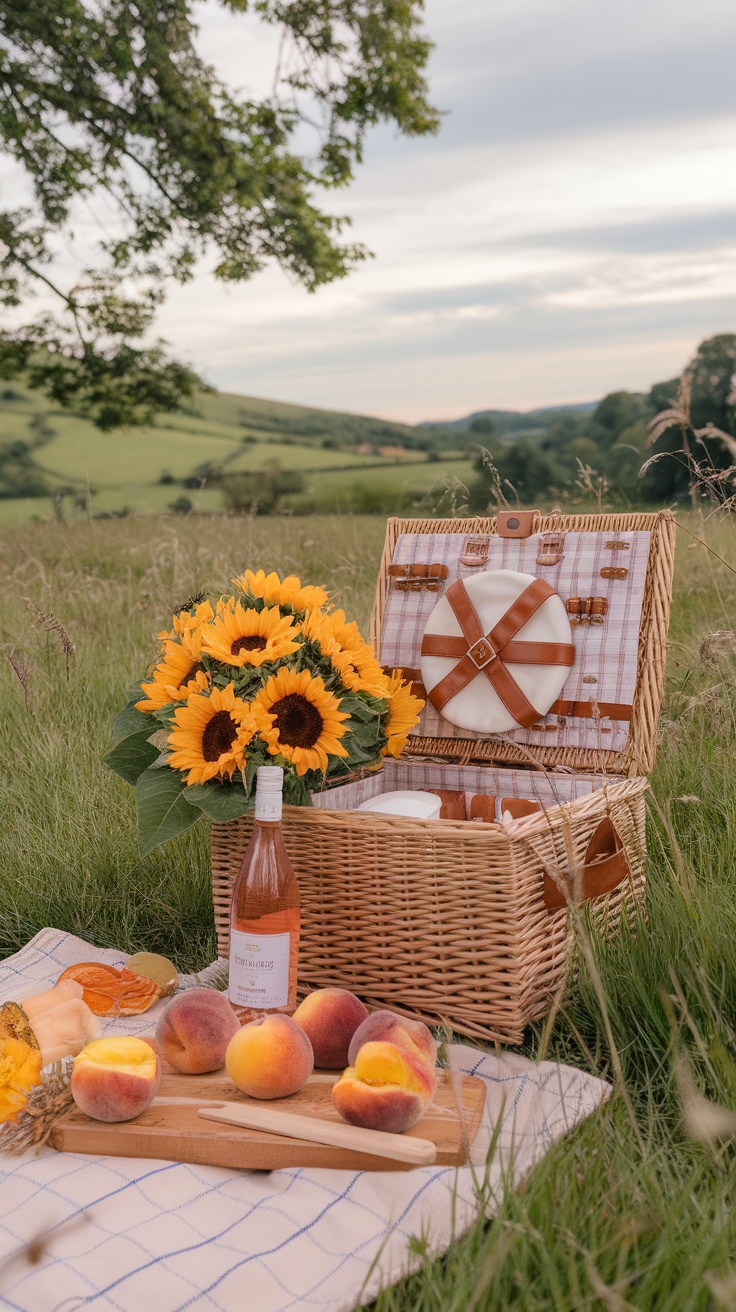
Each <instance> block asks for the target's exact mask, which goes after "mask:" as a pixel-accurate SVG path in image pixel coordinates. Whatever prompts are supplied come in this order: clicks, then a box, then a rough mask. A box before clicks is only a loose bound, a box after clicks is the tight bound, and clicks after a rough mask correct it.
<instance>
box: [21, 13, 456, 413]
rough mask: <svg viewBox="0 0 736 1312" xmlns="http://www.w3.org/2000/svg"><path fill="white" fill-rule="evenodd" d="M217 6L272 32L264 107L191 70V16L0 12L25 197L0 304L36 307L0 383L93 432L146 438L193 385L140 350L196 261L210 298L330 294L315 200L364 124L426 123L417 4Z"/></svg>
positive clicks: (431, 119)
mask: <svg viewBox="0 0 736 1312" xmlns="http://www.w3.org/2000/svg"><path fill="white" fill-rule="evenodd" d="M222 2H223V7H224V8H226V9H228V10H231V11H234V12H236V13H241V14H246V13H248V12H250V13H251V14H252V15H254V16H257V17H258V19H260V21H261V22H263V23H264V24H267V25H271V26H275V27H276V28H278V29H280V44H279V58H278V64H277V67H276V69H275V76H274V88H273V93H272V94H271V95H270V96H268V97H267V98H265V99H261V100H256V99H252V98H249V97H248V95H247V94H245V93H241V92H236V91H234V90H232V89H231V88H229V87H227V86H226V85H225V84H224V83H223V82H222V81H221V80H220V79H219V78H218V77H217V75H216V73H215V71H214V70H213V69H212V68H211V67H210V66H209V65H208V64H207V63H206V62H205V61H204V60H203V59H202V58H201V56H200V55H199V53H198V51H197V28H196V26H195V24H194V21H193V18H192V9H193V5H192V3H191V0H136V3H135V4H131V3H126V2H125V0H98V2H97V3H90V2H88V3H84V0H57V2H56V3H55V4H54V5H53V6H46V5H43V4H41V3H39V0H28V2H27V3H7V2H6V0H0V92H1V94H0V145H1V148H2V149H3V150H4V152H5V154H6V156H10V157H12V158H13V159H14V161H15V162H16V164H17V165H18V166H19V168H20V170H21V171H22V174H23V177H24V181H25V183H26V185H27V189H28V191H29V193H30V200H29V202H28V203H27V204H26V205H25V206H21V207H15V208H6V209H3V210H0V302H1V303H2V304H4V305H5V306H6V307H8V308H9V309H17V308H19V307H21V306H25V305H26V302H27V301H28V299H29V298H30V296H31V295H32V293H33V291H34V290H36V289H38V290H43V293H44V299H45V301H47V302H48V301H52V302H53V303H54V304H55V306H56V308H55V309H51V310H50V309H47V308H45V309H44V312H43V313H41V314H39V315H37V316H36V317H35V318H29V319H28V320H27V321H26V322H23V323H20V324H18V325H17V326H14V327H10V326H8V325H7V324H6V326H4V327H3V329H2V330H1V331H0V375H1V376H3V377H6V378H8V377H15V376H18V375H23V376H25V377H26V379H27V381H28V382H29V383H30V385H31V386H32V387H36V388H40V389H42V390H43V391H45V392H46V393H47V394H48V395H49V396H50V397H51V398H52V399H53V400H54V401H56V402H57V403H58V404H60V405H63V406H70V407H74V408H75V409H76V410H77V411H79V412H81V413H84V414H86V415H88V416H90V417H91V418H93V419H94V420H95V422H96V423H97V424H98V425H99V426H100V427H101V428H105V429H109V428H112V427H115V426H116V425H119V424H136V423H144V422H147V421H148V420H150V419H151V417H152V416H153V415H154V414H155V413H156V412H157V411H162V410H171V409H175V408H177V407H178V406H179V405H181V404H182V403H183V402H184V401H186V399H187V398H188V397H190V396H192V394H193V393H194V391H195V390H196V389H197V388H198V387H199V386H201V382H200V380H199V378H198V377H197V376H196V374H195V373H194V372H193V371H192V370H191V369H189V368H188V367H187V366H185V365H183V364H181V363H178V362H177V361H175V360H173V359H171V358H170V357H169V356H168V355H167V353H166V351H165V349H164V345H163V343H161V342H156V343H154V344H153V345H151V344H150V341H149V335H150V332H151V329H152V327H153V323H154V318H155V314H156V311H157V309H158V307H159V306H160V304H161V302H162V300H163V298H164V296H165V293H166V289H167V286H168V285H169V284H170V283H171V282H172V281H173V282H178V283H185V282H187V281H188V280H189V279H191V278H192V277H193V275H194V271H195V268H196V265H197V262H198V261H199V260H201V259H202V258H203V257H204V256H206V255H209V256H211V255H213V254H214V273H215V276H216V277H217V278H218V279H220V280H221V281H223V282H230V283H237V282H243V281H245V280H247V279H248V278H250V277H252V276H253V275H254V274H255V273H256V272H258V271H259V270H260V269H262V268H263V267H264V266H265V265H266V264H267V263H269V262H276V263H277V264H278V265H279V266H280V267H281V268H282V269H283V270H284V271H285V272H286V273H287V275H289V276H290V277H291V278H293V279H294V280H295V281H296V282H298V283H300V284H302V285H303V286H304V287H305V288H306V289H307V290H308V291H314V290H315V289H316V288H318V287H320V286H321V285H323V284H325V283H329V282H331V281H333V280H334V279H336V278H342V277H345V276H346V275H347V274H348V273H349V272H350V270H351V269H353V268H354V267H355V266H356V264H358V263H359V262H360V261H361V260H362V259H364V258H365V256H366V253H367V252H366V251H365V249H364V248H363V247H362V246H361V245H360V244H358V243H354V242H349V241H346V240H345V239H344V235H343V234H344V229H345V226H346V224H347V223H348V220H347V219H346V218H339V217H336V216H334V215H333V214H331V213H329V212H327V211H326V210H325V209H324V208H322V207H321V205H320V203H319V198H320V193H321V192H324V191H325V189H334V188H336V187H341V186H345V185H346V184H347V183H349V182H350V181H351V179H352V178H353V176H354V173H355V169H356V166H357V165H359V164H360V162H361V161H362V158H363V149H364V143H365V138H366V134H367V132H368V131H369V129H370V128H371V127H373V126H374V125H376V124H378V123H380V122H393V123H394V124H395V125H396V126H397V127H398V128H399V130H400V131H401V132H402V133H405V134H407V135H410V136H417V135H422V134H425V133H431V132H435V131H437V128H438V125H439V117H438V114H437V111H436V110H435V109H434V108H433V106H432V105H431V104H430V102H429V100H428V88H427V82H426V75H425V74H426V65H427V60H428V58H429V53H430V48H431V47H430V43H429V42H428V41H427V40H426V38H425V37H424V36H423V35H422V33H421V30H420V19H421V10H422V0H282V2H277V0H222ZM305 128H308V129H309V131H310V132H311V138H312V147H313V148H312V149H311V150H310V151H309V152H307V151H306V150H305V149H304V147H303V146H302V147H301V148H300V149H297V146H296V141H295V138H296V134H297V133H302V134H303V133H304V131H305ZM299 140H300V142H301V141H303V135H302V136H301V137H300V138H299ZM99 198H102V199H103V200H104V205H105V216H106V224H105V227H106V229H107V232H106V233H105V234H101V235H100V238H99V243H98V249H97V251H96V252H95V259H94V262H91V263H90V262H86V263H84V264H83V266H82V267H81V268H80V270H79V273H78V276H77V277H76V278H75V279H74V280H73V282H72V284H71V285H69V286H67V285H65V283H64V280H63V276H62V275H63V270H62V266H63V264H64V261H63V260H62V259H61V258H60V250H61V243H62V242H64V243H66V244H67V245H68V243H69V241H70V240H72V237H73V232H74V227H75V221H78V218H79V206H80V204H81V203H82V202H85V201H86V202H90V201H92V200H94V201H95V202H97V200H98V199H99ZM87 261H89V257H88V256H87ZM17 317H18V316H15V318H17Z"/></svg>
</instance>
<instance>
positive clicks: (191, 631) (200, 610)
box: [158, 601, 214, 656]
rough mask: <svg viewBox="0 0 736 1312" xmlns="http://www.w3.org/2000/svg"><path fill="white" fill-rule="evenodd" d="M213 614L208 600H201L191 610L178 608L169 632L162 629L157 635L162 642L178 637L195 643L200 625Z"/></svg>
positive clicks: (207, 620)
mask: <svg viewBox="0 0 736 1312" xmlns="http://www.w3.org/2000/svg"><path fill="white" fill-rule="evenodd" d="M213 615H214V611H213V609H212V606H211V605H210V603H209V602H208V601H201V602H199V604H198V605H197V606H195V607H194V609H193V612H192V611H191V610H180V611H179V613H178V614H177V615H174V616H173V617H172V620H171V624H172V629H171V632H170V633H169V632H167V631H166V629H164V630H163V632H162V633H159V635H158V636H159V638H160V639H161V641H162V642H166V641H167V640H170V641H175V640H176V639H177V638H178V639H179V641H181V642H186V641H187V639H188V640H189V643H190V644H191V643H192V642H193V643H196V642H197V635H198V632H199V630H200V629H201V627H202V625H203V624H209V622H210V620H211V619H212V618H213ZM198 655H199V651H197V656H198Z"/></svg>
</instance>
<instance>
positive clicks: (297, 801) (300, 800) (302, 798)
mask: <svg viewBox="0 0 736 1312" xmlns="http://www.w3.org/2000/svg"><path fill="white" fill-rule="evenodd" d="M284 801H285V803H286V804H287V806H311V805H312V797H311V794H310V792H309V789H308V787H307V784H306V780H305V779H304V777H303V776H300V775H297V774H292V773H291V772H290V771H289V772H286V773H285V774H284Z"/></svg>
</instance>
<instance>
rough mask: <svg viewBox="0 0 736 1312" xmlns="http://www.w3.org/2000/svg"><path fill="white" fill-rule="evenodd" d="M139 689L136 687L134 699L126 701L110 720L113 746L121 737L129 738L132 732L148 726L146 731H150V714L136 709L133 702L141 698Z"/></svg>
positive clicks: (137, 731) (151, 726)
mask: <svg viewBox="0 0 736 1312" xmlns="http://www.w3.org/2000/svg"><path fill="white" fill-rule="evenodd" d="M141 695H142V694H141V690H140V688H139V689H138V692H137V694H136V697H135V700H134V701H130V702H128V705H127V706H124V707H123V709H122V711H120V713H119V715H116V716H115V719H114V720H113V722H112V741H113V746H115V744H116V743H119V742H121V741H122V739H123V738H129V737H130V735H131V734H132V733H140V732H141V731H142V730H143V729H145V728H146V726H148V732H149V733H151V732H152V730H153V727H154V726H153V725H152V723H151V716H150V715H149V714H147V713H146V712H145V711H137V710H136V709H135V702H136V701H138V702H139V701H140V700H141Z"/></svg>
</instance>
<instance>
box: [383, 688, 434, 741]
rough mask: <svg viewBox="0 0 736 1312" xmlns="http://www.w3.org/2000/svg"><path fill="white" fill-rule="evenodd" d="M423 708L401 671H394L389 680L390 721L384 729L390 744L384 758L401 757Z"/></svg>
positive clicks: (419, 698) (422, 703) (420, 700)
mask: <svg viewBox="0 0 736 1312" xmlns="http://www.w3.org/2000/svg"><path fill="white" fill-rule="evenodd" d="M423 706H424V702H423V701H422V699H421V697H415V696H414V694H413V692H412V691H411V686H410V685H409V684H408V683H405V682H404V680H403V679H402V677H401V673H400V671H399V670H394V671H393V672H392V674H391V678H390V679H389V688H388V721H387V723H386V725H385V727H384V733H385V734H386V737H387V738H388V742H387V743H386V746H385V747H384V748H383V749H382V751H381V755H382V756H401V753H402V752H403V750H404V748H405V747H406V740H407V738H408V737H409V734H410V733H411V731H412V729H413V728H414V725H415V724H416V722H417V720H418V719H419V712H420V711H421V710H422V708H423Z"/></svg>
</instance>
